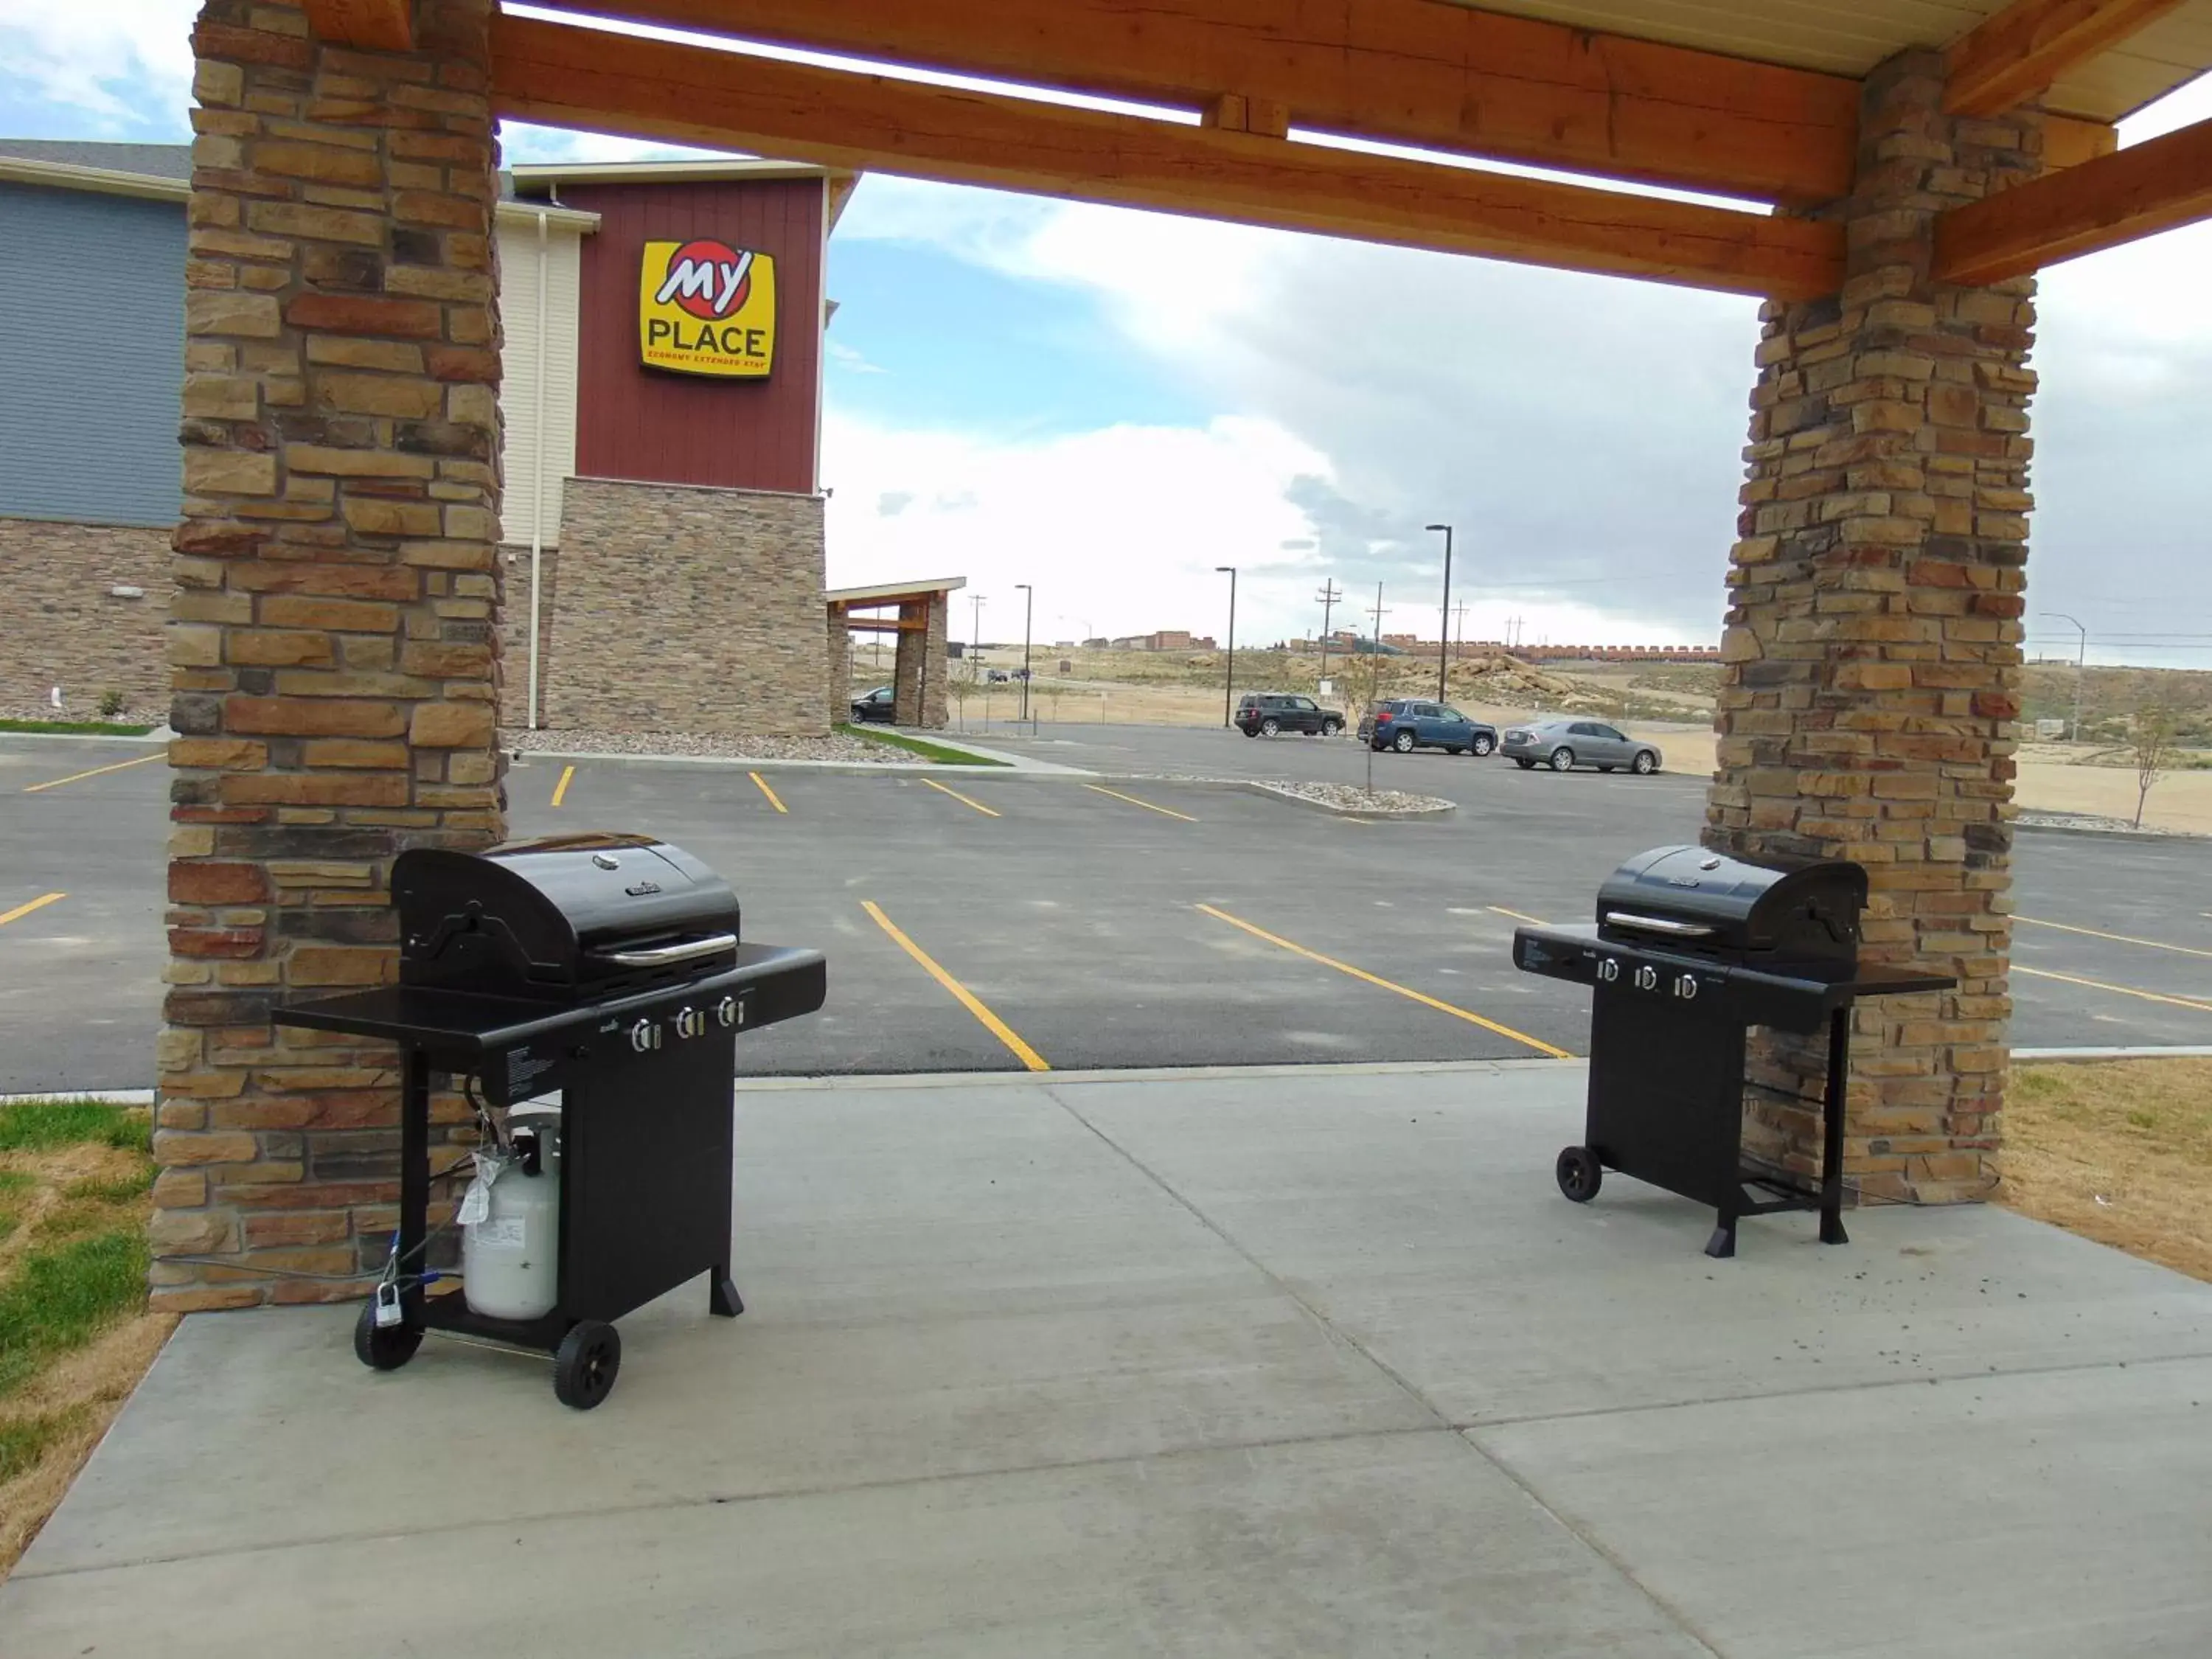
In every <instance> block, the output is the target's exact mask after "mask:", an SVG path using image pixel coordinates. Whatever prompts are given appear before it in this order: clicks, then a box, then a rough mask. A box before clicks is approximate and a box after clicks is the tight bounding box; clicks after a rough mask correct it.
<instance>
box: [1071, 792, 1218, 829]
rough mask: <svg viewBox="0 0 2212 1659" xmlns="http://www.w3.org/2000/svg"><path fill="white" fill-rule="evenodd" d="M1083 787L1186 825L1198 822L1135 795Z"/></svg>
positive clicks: (1186, 813)
mask: <svg viewBox="0 0 2212 1659" xmlns="http://www.w3.org/2000/svg"><path fill="white" fill-rule="evenodd" d="M1083 787H1085V789H1088V790H1091V792H1093V793H1097V794H1101V795H1111V796H1113V797H1114V799H1115V800H1125V801H1127V802H1128V803H1129V805H1132V806H1141V807H1143V808H1144V809H1145V811H1147V812H1158V814H1159V815H1160V816H1161V817H1164V818H1181V819H1182V821H1183V822H1184V823H1197V822H1198V820H1197V819H1196V818H1194V817H1191V815H1190V814H1189V813H1188V812H1176V811H1170V809H1169V808H1167V807H1164V806H1155V805H1152V802H1150V801H1148V800H1139V799H1137V798H1136V797H1135V796H1134V795H1125V794H1123V793H1121V791H1120V790H1118V789H1109V788H1106V787H1103V785H1100V784H1096V783H1086V784H1085V785H1084V786H1083Z"/></svg>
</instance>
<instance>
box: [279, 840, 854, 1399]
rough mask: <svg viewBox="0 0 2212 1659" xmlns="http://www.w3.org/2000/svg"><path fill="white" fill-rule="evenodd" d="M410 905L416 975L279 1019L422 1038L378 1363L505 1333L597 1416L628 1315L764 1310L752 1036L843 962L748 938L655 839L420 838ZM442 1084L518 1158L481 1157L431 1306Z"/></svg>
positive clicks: (404, 890)
mask: <svg viewBox="0 0 2212 1659" xmlns="http://www.w3.org/2000/svg"><path fill="white" fill-rule="evenodd" d="M392 902H393V905H394V906H395V908H397V909H398V913H399V925H400V933H401V939H400V952H399V982H398V984H397V985H394V986H386V987H380V988H378V989H375V990H369V991H361V992H356V993H352V994H348V995H343V996H335V997H329V998H325V999H321V1000H316V1001H313V1002H307V1003H301V1004H295V1006H291V1007H289V1008H284V1009H281V1010H279V1011H278V1012H276V1015H275V1016H274V1018H275V1019H276V1023H277V1024H282V1025H300V1026H307V1027H310V1028H313V1029H316V1030H327V1031H344V1032H349V1033H351V1034H353V1035H356V1036H369V1037H384V1038H389V1039H391V1040H392V1041H393V1042H397V1043H398V1044H399V1045H400V1048H401V1053H402V1056H403V1062H404V1069H403V1073H402V1086H401V1094H400V1136H399V1141H400V1145H399V1226H398V1237H397V1239H396V1240H395V1241H394V1243H393V1246H392V1251H391V1253H390V1260H389V1261H388V1263H387V1265H386V1271H385V1276H384V1279H383V1282H382V1283H381V1284H380V1285H379V1286H378V1292H377V1296H376V1297H375V1299H374V1300H373V1301H372V1302H371V1303H370V1304H368V1306H366V1307H364V1308H363V1309H362V1316H361V1323H360V1325H359V1327H358V1328H357V1329H356V1334H355V1343H354V1346H355V1352H356V1353H357V1354H358V1355H359V1356H360V1358H362V1361H363V1363H364V1364H369V1365H373V1366H374V1367H376V1368H377V1369H379V1370H392V1369H393V1368H395V1367H397V1366H399V1365H403V1364H406V1362H407V1361H408V1359H410V1358H412V1357H413V1355H414V1352H415V1350H416V1346H417V1345H418V1344H419V1343H420V1342H421V1340H422V1333H423V1332H424V1331H425V1330H445V1331H453V1332H459V1333H463V1334H470V1335H474V1336H477V1337H489V1338H491V1339H494V1340H498V1341H501V1342H506V1343H510V1344H513V1345H515V1346H522V1347H528V1348H537V1349H541V1350H543V1351H544V1352H550V1353H552V1354H554V1355H555V1357H556V1365H555V1370H554V1386H555V1389H556V1392H557V1393H558V1394H559V1395H560V1396H561V1398H562V1400H563V1401H566V1402H567V1403H568V1404H569V1405H572V1406H577V1407H591V1406H595V1405H597V1404H598V1403H599V1401H600V1400H602V1399H603V1398H605V1395H606V1392H607V1390H608V1389H611V1387H612V1386H613V1383H614V1376H615V1371H616V1369H617V1367H618V1366H619V1364H620V1363H621V1357H622V1345H621V1341H620V1339H619V1338H618V1337H617V1335H616V1334H615V1329H614V1326H613V1323H612V1322H613V1321H614V1320H616V1319H617V1318H619V1317H620V1316H623V1314H626V1313H628V1312H629V1311H630V1310H632V1309H635V1308H637V1307H640V1306H642V1305H643V1304H645V1303H647V1302H649V1301H651V1300H652V1299H653V1298H654V1297H658V1296H660V1295H662V1294H664V1293H665V1292H666V1291H671V1290H673V1289H674V1288H675V1287H676V1286H678V1285H681V1284H683V1283H684V1282H685V1281H686V1280H688V1279H696V1278H697V1277H699V1276H700V1275H702V1274H705V1275H707V1282H708V1303H709V1306H710V1310H711V1311H713V1312H714V1313H716V1314H720V1315H723V1316H734V1315H736V1314H738V1313H739V1312H740V1311H742V1304H740V1303H739V1302H738V1293H737V1289H736V1286H735V1285H733V1284H732V1282H731V1279H730V1261H729V1258H730V1244H731V1237H730V1183H731V1164H732V1127H733V1126H732V1097H731V1079H732V1072H733V1070H734V1066H735V1058H736V1043H737V1040H738V1036H740V1035H741V1034H742V1033H744V1032H746V1031H750V1030H756V1029H757V1028H759V1027H761V1026H763V1025H769V1024H774V1023H775V1022H776V1021H778V1020H783V1019H789V1018H793V1016H795V1015H799V1014H805V1013H811V1012H813V1011H814V1010H816V1009H817V1008H819V1007H820V1006H822V1003H823V997H824V994H825V992H826V971H827V970H826V969H825V967H824V964H823V958H822V956H821V953H820V952H819V951H808V950H798V949H793V948H792V947H789V946H785V945H745V944H742V943H740V942H739V938H738V933H739V913H738V900H737V896H736V895H735V894H733V893H732V891H731V890H730V888H729V886H728V885H727V884H726V883H725V882H724V881H723V880H722V879H721V878H720V877H719V876H717V875H716V874H715V873H714V872H713V871H712V870H710V869H708V867H707V866H705V865H703V864H702V863H701V862H700V861H699V860H696V859H695V858H692V857H691V856H690V854H686V853H685V852H684V851H683V850H682V849H681V848H676V847H671V846H670V845H668V844H667V843H666V842H659V841H656V840H654V839H653V837H651V836H629V835H600V834H593V835H574V836H556V837H550V838H548V839H545V840H542V841H526V842H513V843H510V844H508V845H506V846H502V847H495V848H492V849H490V850H489V852H486V853H483V854H468V853H454V852H447V851H442V850H440V849H436V848H417V849H415V850H411V851H409V852H405V853H403V854H400V855H399V857H398V860H395V861H394V863H393V866H392ZM433 1073H452V1074H453V1076H454V1078H455V1079H457V1082H458V1084H459V1086H462V1087H464V1088H465V1089H466V1090H467V1091H468V1092H469V1094H470V1096H471V1098H472V1099H473V1100H475V1101H476V1102H477V1105H478V1107H479V1109H481V1111H482V1112H483V1119H484V1121H485V1123H486V1125H487V1126H488V1127H489V1128H490V1129H491V1130H492V1132H493V1135H492V1139H493V1141H494V1143H495V1146H491V1147H487V1148H485V1149H483V1150H484V1151H486V1152H492V1153H493V1155H494V1157H495V1158H496V1157H497V1155H498V1153H499V1152H504V1153H505V1154H506V1155H507V1156H506V1157H505V1158H502V1159H500V1160H499V1162H498V1163H497V1164H496V1166H495V1167H494V1168H493V1170H492V1174H491V1178H490V1179H489V1180H486V1179H485V1168H486V1164H487V1159H486V1158H484V1157H482V1156H479V1157H478V1158H477V1159H476V1164H477V1179H478V1181H479V1182H483V1187H484V1192H483V1194H481V1197H482V1200H483V1204H482V1212H481V1213H480V1214H479V1215H478V1216H477V1217H476V1218H474V1219H471V1220H467V1221H466V1224H465V1229H464V1231H465V1244H466V1246H467V1247H468V1251H469V1253H472V1261H471V1266H470V1267H469V1268H468V1270H467V1271H466V1272H465V1273H464V1274H463V1283H462V1287H461V1291H460V1293H459V1294H449V1295H429V1294H426V1291H427V1290H428V1284H429V1281H430V1280H431V1279H434V1278H435V1277H436V1276H437V1274H436V1273H435V1268H434V1264H433V1263H432V1262H431V1261H429V1260H428V1247H429V1244H430V1242H431V1232H430V1229H429V1225H428V1205H429V1191H430V1186H431V1182H432V1178H433V1174H434V1172H433V1171H432V1170H431V1168H430V1164H429V1159H430V1139H429V1135H430V1081H431V1077H432V1074H433ZM525 1104H528V1105H529V1106H530V1108H531V1110H532V1114H533V1115H534V1121H535V1125H536V1127H535V1128H534V1130H533V1132H532V1133H528V1134H527V1135H524V1134H521V1133H517V1134H516V1135H514V1136H513V1138H512V1139H511V1140H510V1139H509V1137H508V1136H507V1122H508V1121H510V1120H512V1119H517V1118H520V1117H521V1116H522V1115H523V1114H522V1113H520V1112H513V1113H510V1112H508V1111H507V1109H510V1108H517V1107H521V1106H524V1105H525ZM556 1124H557V1128H556V1127H553V1126H554V1125H556ZM556 1142H557V1152H556ZM500 1143H504V1144H500ZM502 1184H503V1185H504V1186H505V1188H506V1194H505V1195H504V1198H503V1197H502V1194H501V1186H502ZM468 1213H469V1212H468V1208H467V1206H466V1205H464V1206H463V1216H464V1218H466V1217H467V1216H468ZM478 1247H480V1248H478ZM479 1263H480V1264H481V1266H480V1267H479V1266H478V1265H476V1264H479ZM495 1275H496V1277H495ZM479 1278H480V1279H481V1280H482V1283H481V1284H479V1283H478V1282H477V1280H478V1279H479ZM487 1309H492V1310H495V1311H486V1310H487Z"/></svg>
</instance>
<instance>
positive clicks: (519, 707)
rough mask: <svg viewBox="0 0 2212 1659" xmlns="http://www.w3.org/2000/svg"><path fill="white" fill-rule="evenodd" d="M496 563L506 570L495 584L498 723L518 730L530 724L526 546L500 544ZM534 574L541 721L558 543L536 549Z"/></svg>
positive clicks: (556, 594)
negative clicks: (499, 601)
mask: <svg viewBox="0 0 2212 1659" xmlns="http://www.w3.org/2000/svg"><path fill="white" fill-rule="evenodd" d="M500 563H501V566H502V568H504V569H505V571H506V573H507V574H506V580H505V581H504V582H503V583H502V584H501V586H502V587H503V590H504V592H505V593H506V599H507V602H506V604H505V605H504V606H502V607H501V614H500V619H499V638H500V657H501V665H502V671H501V675H500V686H499V723H500V725H501V726H503V727H505V728H506V729H507V730H508V731H513V732H521V731H526V730H527V729H528V728H529V725H530V550H529V549H528V548H527V547H518V546H515V545H513V544H511V543H510V544H508V545H507V546H505V547H502V548H501V549H500ZM538 580H540V581H541V582H543V583H544V591H543V592H540V593H539V594H538V714H539V721H540V723H541V724H543V722H544V707H545V690H546V687H547V685H548V684H550V680H551V678H552V671H553V616H554V610H555V607H556V604H557V603H558V601H559V599H560V597H561V550H560V549H559V548H557V547H547V548H541V549H539V550H538Z"/></svg>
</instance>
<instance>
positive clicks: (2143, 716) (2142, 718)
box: [2129, 699, 2175, 829]
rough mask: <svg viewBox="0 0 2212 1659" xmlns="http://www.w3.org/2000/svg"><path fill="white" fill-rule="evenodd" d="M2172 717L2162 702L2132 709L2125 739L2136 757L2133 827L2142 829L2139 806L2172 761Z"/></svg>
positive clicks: (2154, 701) (2155, 700) (2169, 706)
mask: <svg viewBox="0 0 2212 1659" xmlns="http://www.w3.org/2000/svg"><path fill="white" fill-rule="evenodd" d="M2174 725H2175V720H2174V714H2173V709H2172V706H2171V705H2170V704H2168V703H2167V702H2165V701H2164V700H2162V699H2154V700H2153V701H2151V702H2146V703H2144V704H2143V705H2142V707H2141V708H2137V709H2136V717H2135V723H2134V726H2133V727H2132V728H2131V730H2130V734H2129V740H2130V743H2131V744H2132V745H2133V747H2134V749H2135V757H2136V829H2142V815H2143V803H2144V802H2145V801H2147V800H2148V799H2150V787H2151V785H2153V784H2154V783H2156V782H2157V781H2159V780H2160V778H2162V777H2164V776H2165V775H2166V765H2167V763H2169V762H2171V761H2172V758H2173V746H2174V745H2173V738H2174Z"/></svg>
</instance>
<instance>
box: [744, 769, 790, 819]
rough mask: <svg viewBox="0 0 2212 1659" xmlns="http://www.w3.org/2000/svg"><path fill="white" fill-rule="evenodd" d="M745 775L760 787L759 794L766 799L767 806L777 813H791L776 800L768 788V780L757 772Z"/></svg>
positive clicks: (772, 791)
mask: <svg viewBox="0 0 2212 1659" xmlns="http://www.w3.org/2000/svg"><path fill="white" fill-rule="evenodd" d="M745 775H746V776H747V777H749V778H750V779H751V780H752V781H754V782H755V783H757V784H758V785H760V792H761V793H763V795H766V796H767V797H768V804H769V805H770V806H773V807H774V808H775V810H776V811H779V812H788V811H791V809H790V808H789V807H788V806H786V805H784V804H783V803H782V802H781V800H779V799H776V793H775V790H773V789H771V788H769V787H768V780H767V779H766V778H764V777H763V776H762V775H760V774H759V773H757V772H748V773H746V774H745Z"/></svg>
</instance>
